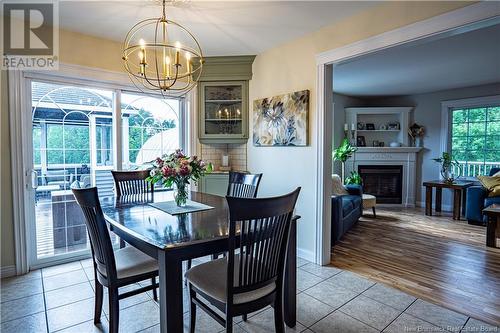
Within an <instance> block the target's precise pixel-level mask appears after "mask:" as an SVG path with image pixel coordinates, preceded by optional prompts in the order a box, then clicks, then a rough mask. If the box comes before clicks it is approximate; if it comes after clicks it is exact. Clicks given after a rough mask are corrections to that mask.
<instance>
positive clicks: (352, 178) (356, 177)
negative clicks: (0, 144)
mask: <svg viewBox="0 0 500 333" xmlns="http://www.w3.org/2000/svg"><path fill="white" fill-rule="evenodd" d="M362 184H363V179H362V178H361V175H360V174H359V172H357V171H351V174H350V175H349V176H347V177H346V179H345V185H362Z"/></svg>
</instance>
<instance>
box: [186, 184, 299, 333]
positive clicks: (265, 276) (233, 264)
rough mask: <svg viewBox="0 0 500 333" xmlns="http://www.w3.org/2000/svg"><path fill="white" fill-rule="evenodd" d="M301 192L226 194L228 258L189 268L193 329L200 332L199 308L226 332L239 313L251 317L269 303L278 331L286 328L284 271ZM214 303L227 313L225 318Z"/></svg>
mask: <svg viewBox="0 0 500 333" xmlns="http://www.w3.org/2000/svg"><path fill="white" fill-rule="evenodd" d="M299 191H300V188H298V189H296V190H295V191H294V192H292V193H290V194H287V195H284V196H280V197H274V198H259V199H253V198H252V199H247V198H236V197H227V203H228V207H229V239H228V243H229V248H228V255H227V258H221V259H217V260H212V261H209V262H206V263H203V264H200V265H198V266H195V267H193V268H191V269H190V270H188V271H187V272H186V279H187V280H188V288H189V299H190V325H189V331H190V333H194V332H195V323H196V308H197V306H198V307H199V308H201V309H202V310H203V311H205V312H206V313H207V314H208V315H210V316H211V317H212V318H214V319H215V320H216V321H217V322H218V323H220V324H221V325H222V326H224V327H225V328H226V332H232V329H233V318H234V317H236V316H241V315H243V316H246V315H247V314H248V313H251V312H254V311H257V310H260V309H262V308H264V307H266V306H268V305H273V306H274V325H275V331H276V332H280V333H281V332H285V324H284V319H283V282H284V281H283V279H284V275H283V274H284V271H285V259H286V252H287V246H288V235H289V230H290V225H291V223H292V216H293V210H294V208H295V203H296V202H297V198H298V196H299ZM237 229H238V234H237V231H236V230H237ZM200 296H201V297H200ZM209 304H210V305H212V306H214V307H215V308H217V309H218V310H219V311H221V312H222V313H224V314H225V318H223V317H222V316H220V315H219V314H218V313H217V312H215V311H214V310H213V309H211V308H210V305H209ZM245 319H246V318H245V317H244V320H245Z"/></svg>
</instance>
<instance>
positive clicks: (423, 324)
mask: <svg viewBox="0 0 500 333" xmlns="http://www.w3.org/2000/svg"><path fill="white" fill-rule="evenodd" d="M196 262H200V260H197V261H196ZM297 266H298V291H297V292H298V295H297V298H298V299H297V318H298V323H297V326H296V327H295V329H287V332H306V333H311V332H314V333H330V332H342V333H349V332H353V333H363V332H367V333H370V332H394V333H402V332H447V331H450V332H464V333H465V332H499V329H498V327H495V326H491V325H488V324H486V323H482V322H480V321H477V320H475V319H473V318H469V317H467V316H465V315H463V314H459V313H456V312H453V311H450V310H447V309H445V308H442V307H440V306H436V305H433V304H430V303H428V302H425V301H423V300H421V299H416V298H414V297H412V296H410V295H407V294H405V293H402V292H400V291H398V290H395V289H392V288H389V287H386V286H384V285H382V284H377V283H374V282H372V281H370V280H367V279H365V278H362V277H361V276H358V275H356V274H354V273H351V272H348V271H342V270H340V269H337V268H335V267H321V266H317V265H315V264H313V263H310V262H308V261H306V260H303V259H300V258H299V260H298V263H297ZM145 283H146V282H145ZM186 296H187V294H186V293H185V295H184V297H185V301H186ZM93 302H94V299H93V272H92V267H91V261H90V260H83V261H79V262H74V263H69V264H64V265H59V266H54V267H49V268H44V269H42V270H37V271H34V272H31V273H29V274H27V275H24V276H21V277H15V278H9V279H4V280H2V281H1V305H0V306H1V329H0V331H1V332H5V333H8V332H15V333H24V332H30V333H38V332H78V333H82V332H107V329H108V322H107V313H108V309H107V306H106V303H107V299H105V300H104V304H105V306H104V313H103V316H102V325H100V326H99V327H96V326H94V324H93V320H92V318H93ZM186 303H187V302H185V310H186V311H187V309H188V307H187V306H186ZM188 316H189V314H188V313H187V312H186V313H185V317H184V322H185V323H187V322H188V320H187V319H188ZM158 323H159V308H158V304H157V303H156V302H155V301H153V299H152V295H151V293H145V294H141V295H137V296H134V297H131V298H128V299H125V300H124V301H122V302H121V308H120V332H159V326H158ZM223 330H224V329H223V327H222V326H220V325H219V324H218V323H217V322H215V321H214V320H212V318H210V317H209V316H207V315H205V314H204V313H203V312H202V311H198V320H197V332H207V333H213V332H220V331H223ZM273 331H274V322H273V311H272V309H271V308H266V309H264V310H262V311H259V312H256V313H253V314H252V315H251V316H249V318H248V321H247V322H242V321H241V319H238V320H236V325H235V332H240V333H245V332H247V333H258V332H259V333H260V332H263V333H268V332H273Z"/></svg>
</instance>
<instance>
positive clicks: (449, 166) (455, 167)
mask: <svg viewBox="0 0 500 333" xmlns="http://www.w3.org/2000/svg"><path fill="white" fill-rule="evenodd" d="M433 160H434V161H436V162H438V163H439V164H441V170H440V172H441V176H442V177H443V179H444V181H445V183H448V184H453V183H454V182H455V181H456V180H457V179H458V178H460V174H461V173H462V167H461V166H460V163H458V161H457V160H456V159H454V158H453V157H452V156H451V154H450V153H447V152H443V155H442V156H441V157H438V158H433ZM457 171H458V173H456V172H457Z"/></svg>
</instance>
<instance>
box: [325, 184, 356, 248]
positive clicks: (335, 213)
mask: <svg viewBox="0 0 500 333" xmlns="http://www.w3.org/2000/svg"><path fill="white" fill-rule="evenodd" d="M332 182H333V187H334V195H332V231H331V232H332V237H331V242H332V245H333V244H335V243H336V242H338V241H339V240H340V238H342V236H343V235H344V234H345V233H346V232H347V231H348V230H349V229H351V228H352V227H353V226H354V224H356V222H358V220H359V218H360V217H361V215H362V213H363V201H362V194H363V193H362V192H363V191H362V188H361V185H346V186H343V185H342V181H341V180H340V177H339V176H338V175H333V176H332ZM339 190H340V191H339ZM336 191H339V192H336Z"/></svg>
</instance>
